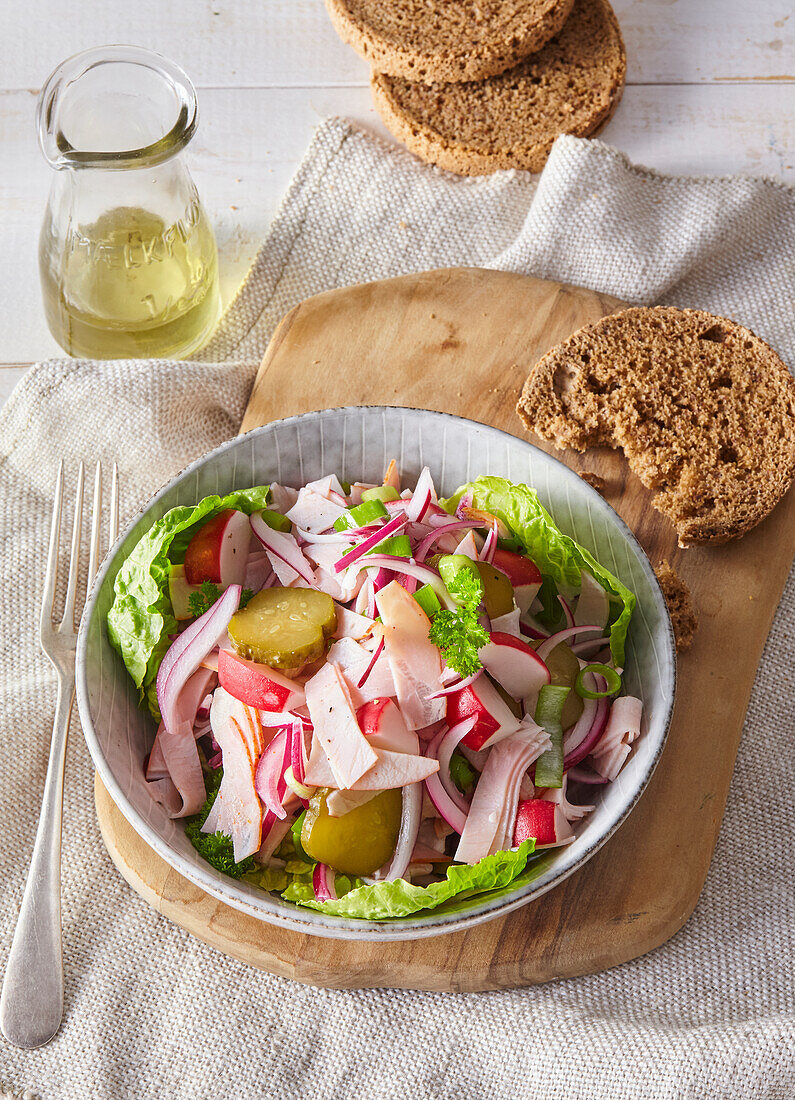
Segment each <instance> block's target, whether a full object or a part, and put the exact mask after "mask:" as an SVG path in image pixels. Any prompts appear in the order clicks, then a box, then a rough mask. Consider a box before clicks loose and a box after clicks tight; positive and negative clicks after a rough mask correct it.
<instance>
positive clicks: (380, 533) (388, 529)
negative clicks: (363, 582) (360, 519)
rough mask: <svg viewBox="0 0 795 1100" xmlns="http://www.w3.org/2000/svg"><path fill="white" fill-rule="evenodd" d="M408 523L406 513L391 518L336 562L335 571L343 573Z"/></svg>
mask: <svg viewBox="0 0 795 1100" xmlns="http://www.w3.org/2000/svg"><path fill="white" fill-rule="evenodd" d="M407 523H408V519H407V518H406V516H405V515H397V516H395V517H394V518H393V519H391V520H389V522H388V523H385V524H384V526H383V527H379V528H378V530H377V531H376V533H375V534H374V535H370V536H369V538H366V539H364V541H363V542H360V543H359V544H358V545H357V546H354V548H353V550H349V551H348V553H347V554H345V556H344V557H342V558H340V560H339V561H338V562H335V564H334V572H335V573H341V572H342V571H343V569H347V568H348V566H349V565H353V563H354V562H355V561H358V560H359V558H361V557H362V555H363V554H366V553H367V551H368V550H372V549H373V547H375V546H378V544H379V542H383V541H384V539H386V538H389V536H390V535H394V534H395V533H396V532H397V531H400V530H401V529H402V528H403V527H405V526H406V524H407Z"/></svg>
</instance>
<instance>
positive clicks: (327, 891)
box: [312, 863, 337, 901]
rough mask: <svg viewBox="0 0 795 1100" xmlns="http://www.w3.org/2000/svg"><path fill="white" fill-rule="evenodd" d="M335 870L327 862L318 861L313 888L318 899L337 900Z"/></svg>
mask: <svg viewBox="0 0 795 1100" xmlns="http://www.w3.org/2000/svg"><path fill="white" fill-rule="evenodd" d="M334 879H335V872H334V868H333V867H329V865H328V864H327V863H316V864H315V869H314V871H313V872H312V888H313V890H314V891H315V898H316V899H317V901H336V900H337V890H336V887H335V884H334Z"/></svg>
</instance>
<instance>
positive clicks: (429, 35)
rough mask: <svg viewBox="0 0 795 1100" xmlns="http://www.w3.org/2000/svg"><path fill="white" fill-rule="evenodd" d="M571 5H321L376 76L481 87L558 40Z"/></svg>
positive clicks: (411, 1) (401, 0) (563, 0)
mask: <svg viewBox="0 0 795 1100" xmlns="http://www.w3.org/2000/svg"><path fill="white" fill-rule="evenodd" d="M573 3H574V0H389V2H385V0H326V8H327V10H328V13H329V15H330V17H331V22H332V23H333V24H334V29H335V30H336V31H337V34H339V36H340V38H342V40H343V42H347V44H348V45H349V46H352V47H353V48H354V49H355V50H356V52H357V53H358V54H360V56H361V57H363V58H365V60H367V61H369V62H370V64H371V65H372V67H373V68H374V69H376V70H377V71H378V72H382V73H390V74H391V75H392V76H400V77H403V78H404V79H405V80H413V81H422V82H425V83H431V82H433V81H461V80H482V79H483V78H484V77H487V76H495V75H496V74H497V73H502V72H504V71H505V70H506V69H510V68H511V67H512V66H513V65H516V64H517V63H518V62H519V61H521V60H522V59H523V58H525V57H527V56H528V55H529V54H531V53H535V52H536V50H540V49H541V47H542V46H543V45H544V44H545V43H546V42H548V41H549V39H550V38H552V37H553V36H554V35H556V34H557V33H558V31H559V30H560V28H561V27H562V26H563V24H564V23H565V22H566V19H567V18H568V16H569V12H570V11H571V9H572V5H573Z"/></svg>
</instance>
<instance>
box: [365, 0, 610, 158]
mask: <svg viewBox="0 0 795 1100" xmlns="http://www.w3.org/2000/svg"><path fill="white" fill-rule="evenodd" d="M625 77H626V52H625V49H624V43H623V39H622V37H621V31H620V29H619V26H618V21H617V20H616V17H615V15H614V13H613V10H612V8H611V7H610V4H609V3H608V2H607V0H576V3H575V6H574V10H573V11H572V14H571V16H570V18H569V20H568V21H567V23H566V24H565V26H564V27H563V29H562V31H561V32H560V34H558V35H557V37H556V38H554V39H553V40H552V41H550V42H549V43H547V45H546V46H544V47H543V49H542V50H540V51H539V52H538V53H536V54H534V55H533V56H532V57H530V58H528V59H527V60H525V61H524V62H522V63H521V64H519V65H518V66H516V67H514V68H513V69H510V70H509V71H507V72H504V73H502V74H501V75H500V76H496V77H493V78H491V79H488V80H484V81H475V82H469V83H464V84H450V83H443V84H432V85H420V84H415V83H411V82H409V81H405V80H400V79H398V78H395V77H391V76H388V75H385V74H384V73H378V72H374V73H373V74H372V77H371V88H372V92H373V99H374V101H375V105H376V108H377V110H378V113H379V115H380V116H381V118H382V120H383V122H384V125H385V126H386V127H387V129H388V130H389V131H390V132H391V133H392V134H393V135H394V136H395V137H396V138H397V139H398V140H399V141H402V142H403V143H404V144H405V145H406V146H407V147H408V149H410V150H411V152H412V153H414V154H415V155H416V156H418V157H420V158H421V159H422V160H424V161H427V162H429V163H430V164H435V165H436V166H437V167H439V168H444V169H446V170H448V171H450V172H456V173H458V174H459V175H465V176H477V175H484V174H486V173H489V172H494V171H497V170H498V169H502V168H517V169H523V170H526V171H530V172H540V171H541V170H542V168H543V167H544V165H545V163H546V161H547V158H548V156H549V153H550V150H551V148H552V145H553V144H554V142H555V139H556V138H557V137H558V136H559V135H560V134H564V133H565V134H573V135H574V136H576V137H589V136H591V135H592V134H594V133H596V132H597V131H598V130H600V129H601V127H602V126H604V125H605V123H607V121H608V120H609V119H610V118H611V116H612V114H613V112H614V111H615V109H616V107H617V106H618V103H619V101H620V99H621V94H622V92H623V88H624V80H625Z"/></svg>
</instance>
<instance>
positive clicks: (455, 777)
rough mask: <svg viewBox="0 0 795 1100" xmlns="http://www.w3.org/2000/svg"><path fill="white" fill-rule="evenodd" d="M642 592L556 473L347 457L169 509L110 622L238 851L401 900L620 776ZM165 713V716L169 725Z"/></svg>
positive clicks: (545, 834) (501, 877) (192, 795)
mask: <svg viewBox="0 0 795 1100" xmlns="http://www.w3.org/2000/svg"><path fill="white" fill-rule="evenodd" d="M634 605H635V597H634V596H633V594H632V593H631V592H630V591H629V590H628V589H627V588H626V587H625V586H624V585H623V584H622V583H621V582H620V581H619V580H618V579H617V578H616V577H614V576H613V575H612V574H611V573H609V572H608V570H606V569H605V568H604V567H603V566H602V565H600V564H599V563H598V562H597V561H596V560H595V559H594V558H593V557H592V556H591V555H590V554H589V553H588V551H587V550H586V549H584V548H583V547H581V546H579V545H578V544H577V543H576V542H574V541H573V540H572V539H571V538H569V537H568V536H566V535H564V534H563V533H561V532H560V531H559V530H558V528H557V527H556V526H555V524H554V522H553V520H552V518H551V517H550V516H549V514H548V513H547V512H546V511H545V509H544V508H543V507H542V506H541V504H540V502H539V500H538V498H537V496H536V494H535V492H534V491H533V490H532V489H530V488H528V487H527V486H526V485H522V484H512V483H511V482H508V481H506V480H504V479H502V478H498V477H489V476H485V477H480V478H478V479H477V480H475V481H473V482H471V483H469V484H467V485H465V486H463V487H462V488H461V489H459V490H458V492H456V493H455V494H454V496H453V497H451V498H449V499H446V500H444V499H440V498H439V497H438V496H437V493H436V489H435V486H434V481H433V477H432V474H431V471H430V470H429V469H428V468H427V467H426V468H425V469H423V470H422V472H421V473H420V475H419V477H418V478H417V481H416V484H414V485H413V486H408V487H407V486H405V485H404V484H403V483H402V481H401V478H400V474H399V471H398V469H397V467H396V464H395V463H394V462H392V463H390V465H389V468H388V469H387V471H386V474H385V477H384V480H383V483H382V484H378V485H374V484H364V483H356V484H353V485H351V484H348V483H346V482H341V481H340V480H338V478H337V477H336V476H335V475H333V474H331V475H329V476H326V477H323V478H320V479H319V480H316V481H312V482H310V483H308V484H306V485H303V486H301V487H300V488H298V489H295V488H289V487H287V486H283V485H276V484H271V485H270V486H254V487H252V488H250V489H241V490H236V491H235V492H233V493H231V494H229V495H227V496H224V497H219V496H210V497H206V498H204V499H203V500H201V501H200V502H199V503H198V504H197V505H195V506H194V507H177V508H173V509H171V510H170V511H169V512H167V513H166V514H165V515H164V516H163V517H162V518H161V519H159V520H158V521H156V522H155V523H154V524H153V525H152V527H151V528H150V529H149V531H148V532H147V533H146V534H145V535H144V536H143V538H141V539H140V541H139V542H138V543H137V544H136V546H135V547H134V548H133V550H132V552H131V553H130V555H129V556H128V558H127V559H126V560H125V561H124V563H123V564H122V566H121V569H120V570H119V572H118V574H117V577H116V581H115V596H114V600H113V604H112V606H111V609H110V611H109V614H108V634H109V637H110V640H111V642H112V644H113V645H114V646H115V647H116V648H117V649H118V651H119V652H120V654H121V656H122V658H123V660H124V662H125V665H126V667H127V669H128V671H129V673H130V676H131V677H132V679H133V680H134V682H135V684H136V685H137V686H138V688H139V689H140V692H141V699H142V703H143V705H145V706H147V707H148V708H149V710H150V711H151V713H152V716H153V718H154V720H155V722H156V733H155V734H154V739H153V742H152V747H151V751H150V752H149V754H148V756H147V757H146V760H145V762H144V768H145V780H146V782H147V784H148V786H149V789H150V790H151V793H152V797H153V798H155V799H156V800H157V801H158V802H160V803H161V804H162V805H163V806H164V807H165V808H166V810H167V812H168V813H169V814H170V816H172V817H174V818H184V819H185V828H186V832H187V835H188V836H189V838H190V840H191V841H192V843H193V844H194V846H195V847H196V848H197V850H198V851H199V853H200V854H201V855H202V856H203V857H204V859H206V860H207V861H208V862H209V863H210V864H212V865H213V866H214V867H215V868H217V869H218V870H220V871H221V872H223V873H225V874H227V875H230V876H233V877H235V878H238V879H244V880H245V881H247V882H249V883H251V884H253V885H255V886H258V887H261V888H262V889H264V890H268V891H274V892H276V893H279V894H280V895H281V896H282V898H283V899H285V900H286V901H290V902H294V903H295V904H297V905H300V906H308V907H310V908H315V909H319V910H321V911H323V912H326V913H328V914H329V915H332V916H342V917H348V918H365V919H368V920H382V919H389V918H395V917H404V916H407V915H409V914H411V913H415V912H418V911H420V910H423V909H434V908H436V907H438V906H441V905H444V904H445V903H448V902H450V901H451V899H454V898H456V897H461V896H466V897H469V896H472V895H473V894H478V893H481V892H485V891H489V890H493V889H495V888H499V887H504V886H507V885H508V884H509V883H511V882H513V881H514V880H515V879H516V878H517V876H518V875H520V874H521V873H522V872H523V871H524V870H525V868H526V866H527V864H528V860H531V859H534V858H536V856H535V854H534V853H538V852H539V851H542V850H545V849H548V848H553V847H557V846H561V845H565V844H569V843H570V842H571V841H572V840H573V839H574V837H575V829H576V828H578V826H579V823H580V822H581V821H582V819H584V818H586V817H587V815H588V813H589V812H590V811H591V810H592V809H593V805H592V804H590V802H591V799H590V798H589V795H590V794H592V792H593V791H594V790H595V789H596V788H597V787H598V785H601V784H607V783H610V782H611V781H612V780H614V779H615V778H616V776H617V775H618V773H619V772H620V770H621V768H622V767H623V766H624V764H625V762H626V760H627V757H628V756H629V754H630V753H631V751H632V744H633V741H634V740H635V739H636V738H637V737H638V736H639V733H640V724H641V714H642V706H641V702H640V700H639V699H637V698H634V697H632V696H630V695H627V694H624V693H623V685H622V666H623V663H624V646H625V639H626V634H627V628H628V626H629V622H630V618H631V615H632V611H633V608H634ZM154 728H155V726H154V725H153V730H154Z"/></svg>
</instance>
